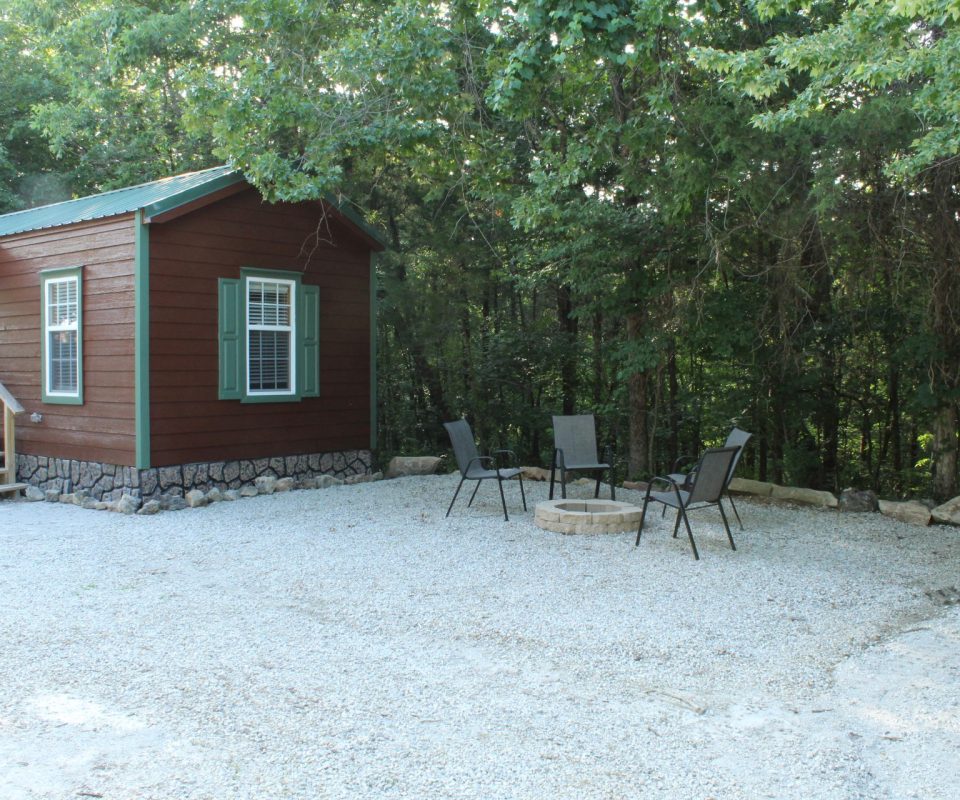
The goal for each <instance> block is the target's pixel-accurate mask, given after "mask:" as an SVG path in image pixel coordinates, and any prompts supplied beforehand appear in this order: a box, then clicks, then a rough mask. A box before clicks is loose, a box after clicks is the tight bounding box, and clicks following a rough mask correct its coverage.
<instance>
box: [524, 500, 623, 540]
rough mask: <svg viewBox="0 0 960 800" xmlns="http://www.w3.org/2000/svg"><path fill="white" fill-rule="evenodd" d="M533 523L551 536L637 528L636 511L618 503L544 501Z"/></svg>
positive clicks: (537, 510)
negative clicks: (549, 532)
mask: <svg viewBox="0 0 960 800" xmlns="http://www.w3.org/2000/svg"><path fill="white" fill-rule="evenodd" d="M533 521H534V524H535V525H536V526H537V527H538V528H543V529H544V530H548V531H554V532H555V533H623V532H624V531H635V530H636V529H637V526H638V525H639V524H640V509H639V508H638V507H637V506H634V505H631V504H630V503H621V502H620V501H618V500H546V501H544V502H542V503H537V508H536V512H535V513H534V516H533Z"/></svg>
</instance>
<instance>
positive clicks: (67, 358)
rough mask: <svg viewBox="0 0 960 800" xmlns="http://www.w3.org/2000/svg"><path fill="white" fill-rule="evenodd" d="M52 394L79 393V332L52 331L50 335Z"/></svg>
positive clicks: (50, 385) (50, 386) (50, 383)
mask: <svg viewBox="0 0 960 800" xmlns="http://www.w3.org/2000/svg"><path fill="white" fill-rule="evenodd" d="M49 337H50V338H49V346H50V376H49V377H50V380H49V391H51V392H76V391H77V332H76V331H75V330H73V331H52V332H51V333H50V334H49Z"/></svg>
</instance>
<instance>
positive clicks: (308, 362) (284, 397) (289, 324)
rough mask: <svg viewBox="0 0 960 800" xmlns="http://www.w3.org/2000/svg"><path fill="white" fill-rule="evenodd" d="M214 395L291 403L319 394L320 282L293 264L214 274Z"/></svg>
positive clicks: (246, 399)
mask: <svg viewBox="0 0 960 800" xmlns="http://www.w3.org/2000/svg"><path fill="white" fill-rule="evenodd" d="M217 328H218V333H217V335H218V339H219V344H218V350H219V367H218V369H219V377H218V387H217V397H219V398H220V399H221V400H239V401H240V402H241V403H295V402H299V401H300V400H302V399H303V398H305V397H319V396H320V288H319V287H318V286H315V285H311V284H310V283H305V282H304V281H303V275H302V273H299V272H294V271H293V270H280V269H262V268H256V267H241V268H240V277H239V278H219V279H218V280H217Z"/></svg>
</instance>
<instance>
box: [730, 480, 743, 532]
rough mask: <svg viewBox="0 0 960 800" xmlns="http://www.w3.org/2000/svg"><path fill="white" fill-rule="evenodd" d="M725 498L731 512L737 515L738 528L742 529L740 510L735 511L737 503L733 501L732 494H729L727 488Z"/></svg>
mask: <svg viewBox="0 0 960 800" xmlns="http://www.w3.org/2000/svg"><path fill="white" fill-rule="evenodd" d="M727 500H729V501H730V507H731V508H732V509H733V513H734V514H736V516H737V522H739V523H740V530H743V520H742V519H740V512H739V511H737V504H736V503H734V502H733V495H732V494H730V490H729V489H727Z"/></svg>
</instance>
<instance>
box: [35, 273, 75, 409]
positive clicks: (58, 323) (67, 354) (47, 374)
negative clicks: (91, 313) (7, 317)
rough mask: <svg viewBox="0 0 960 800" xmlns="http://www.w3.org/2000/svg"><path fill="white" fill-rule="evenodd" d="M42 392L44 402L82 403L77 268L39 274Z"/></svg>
mask: <svg viewBox="0 0 960 800" xmlns="http://www.w3.org/2000/svg"><path fill="white" fill-rule="evenodd" d="M41 287H42V295H43V310H42V317H43V332H42V337H43V338H42V342H41V348H40V349H41V353H42V367H41V369H42V372H43V380H42V393H43V400H44V402H47V403H75V404H79V403H81V402H83V355H82V353H83V350H82V325H81V321H82V288H81V287H82V284H81V277H80V268H79V267H72V268H69V269H62V270H50V271H47V272H43V273H41Z"/></svg>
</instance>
